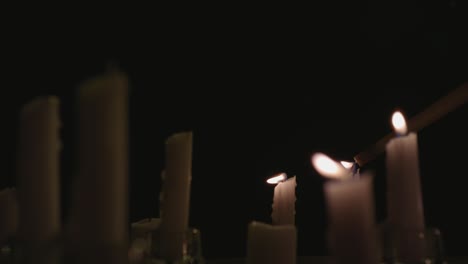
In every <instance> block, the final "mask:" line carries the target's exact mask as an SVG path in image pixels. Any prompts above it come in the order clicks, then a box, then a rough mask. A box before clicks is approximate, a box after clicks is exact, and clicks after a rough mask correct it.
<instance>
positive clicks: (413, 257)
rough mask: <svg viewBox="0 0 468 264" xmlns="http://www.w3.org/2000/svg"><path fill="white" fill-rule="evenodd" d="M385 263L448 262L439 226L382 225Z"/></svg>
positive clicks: (444, 263)
mask: <svg viewBox="0 0 468 264" xmlns="http://www.w3.org/2000/svg"><path fill="white" fill-rule="evenodd" d="M380 246H381V249H382V258H383V263H385V264H446V263H447V262H446V260H445V253H444V245H443V239H442V234H441V232H440V230H439V229H437V228H426V229H424V230H409V229H398V228H392V227H390V226H389V225H386V224H383V225H381V226H380Z"/></svg>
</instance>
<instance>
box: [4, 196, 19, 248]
mask: <svg viewBox="0 0 468 264" xmlns="http://www.w3.org/2000/svg"><path fill="white" fill-rule="evenodd" d="M17 228H18V201H17V197H16V190H15V189H4V190H2V191H0V247H2V245H4V244H5V243H6V242H7V240H8V239H10V238H12V237H14V236H15V234H16V230H17Z"/></svg>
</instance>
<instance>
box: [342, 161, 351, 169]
mask: <svg viewBox="0 0 468 264" xmlns="http://www.w3.org/2000/svg"><path fill="white" fill-rule="evenodd" d="M340 163H341V165H343V167H345V168H346V169H351V168H352V167H353V165H354V163H352V162H349V161H344V160H342V161H340Z"/></svg>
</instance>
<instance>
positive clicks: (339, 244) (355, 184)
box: [312, 153, 380, 264]
mask: <svg viewBox="0 0 468 264" xmlns="http://www.w3.org/2000/svg"><path fill="white" fill-rule="evenodd" d="M312 164H313V166H314V168H315V169H316V170H317V171H318V172H319V173H320V174H321V175H322V176H324V177H327V178H332V179H335V181H329V182H327V183H325V186H324V192H325V198H326V204H327V211H328V221H329V233H328V234H329V237H328V242H329V247H330V249H331V251H332V253H333V255H334V256H335V257H336V258H337V261H338V263H340V264H342V263H355V264H376V263H379V261H380V257H379V248H378V245H377V233H376V225H375V222H374V221H375V220H374V217H375V216H374V197H373V188H372V178H373V175H370V174H368V173H364V174H363V175H362V177H361V178H352V177H351V176H350V174H349V171H348V170H347V169H346V168H344V167H343V166H342V165H341V164H340V163H338V162H336V161H334V160H332V159H330V158H329V157H328V156H326V155H325V154H322V153H315V154H314V155H313V156H312Z"/></svg>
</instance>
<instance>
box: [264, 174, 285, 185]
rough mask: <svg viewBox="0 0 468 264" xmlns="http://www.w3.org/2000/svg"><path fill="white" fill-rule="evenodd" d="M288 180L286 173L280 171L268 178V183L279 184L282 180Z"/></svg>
mask: <svg viewBox="0 0 468 264" xmlns="http://www.w3.org/2000/svg"><path fill="white" fill-rule="evenodd" d="M284 180H286V173H280V174H278V175H275V176H273V177H271V178H270V179H268V180H267V183H269V184H277V183H280V182H282V181H284Z"/></svg>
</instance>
